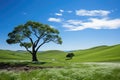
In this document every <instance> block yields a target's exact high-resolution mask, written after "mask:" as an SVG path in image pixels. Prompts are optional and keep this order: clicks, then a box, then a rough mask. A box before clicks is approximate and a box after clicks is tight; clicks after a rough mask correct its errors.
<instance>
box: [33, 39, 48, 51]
mask: <svg viewBox="0 0 120 80" xmlns="http://www.w3.org/2000/svg"><path fill="white" fill-rule="evenodd" d="M46 41H47V40H44V41H43V43H41V44H40V45H39V46H38V47H37V49H36V50H35V51H36V52H37V51H38V49H39V48H40V47H41V46H42V45H43V44H45V43H47V42H46Z"/></svg>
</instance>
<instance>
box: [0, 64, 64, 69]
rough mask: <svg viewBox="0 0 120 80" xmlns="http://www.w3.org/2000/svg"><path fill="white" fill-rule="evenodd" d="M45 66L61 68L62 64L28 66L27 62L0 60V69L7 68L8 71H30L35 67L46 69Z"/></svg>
mask: <svg viewBox="0 0 120 80" xmlns="http://www.w3.org/2000/svg"><path fill="white" fill-rule="evenodd" d="M47 68H63V67H62V66H56V67H54V66H45V67H44V66H28V65H27V64H25V63H23V64H19V63H4V62H0V70H8V71H30V70H35V69H47Z"/></svg>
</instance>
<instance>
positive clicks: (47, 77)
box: [0, 63, 120, 80]
mask: <svg viewBox="0 0 120 80" xmlns="http://www.w3.org/2000/svg"><path fill="white" fill-rule="evenodd" d="M0 80H120V64H119V63H113V64H112V63H111V64H109V63H105V64H100V63H96V64H95V63H94V64H91V63H85V64H81V63H75V64H71V66H69V67H65V68H52V69H38V70H31V71H27V72H26V71H19V72H16V71H6V70H4V71H0Z"/></svg>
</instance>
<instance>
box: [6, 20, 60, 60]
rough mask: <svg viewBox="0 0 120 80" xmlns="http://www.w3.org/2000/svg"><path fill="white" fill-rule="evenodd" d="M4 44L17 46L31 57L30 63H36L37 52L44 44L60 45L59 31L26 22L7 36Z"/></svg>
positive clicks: (47, 26)
mask: <svg viewBox="0 0 120 80" xmlns="http://www.w3.org/2000/svg"><path fill="white" fill-rule="evenodd" d="M8 37H9V38H8V39H7V40H6V42H7V43H8V44H17V43H18V44H19V45H20V46H21V47H25V49H26V50H27V51H28V52H29V53H30V54H31V55H32V61H38V59H37V56H36V54H37V52H38V50H39V48H40V47H41V46H42V45H44V44H45V43H49V42H54V43H57V44H62V39H61V37H60V36H59V31H58V30H57V29H54V28H52V27H50V26H49V25H46V24H42V23H39V22H33V21H28V22H26V23H25V24H22V25H18V26H17V27H15V28H14V30H13V31H12V32H10V33H9V34H8Z"/></svg>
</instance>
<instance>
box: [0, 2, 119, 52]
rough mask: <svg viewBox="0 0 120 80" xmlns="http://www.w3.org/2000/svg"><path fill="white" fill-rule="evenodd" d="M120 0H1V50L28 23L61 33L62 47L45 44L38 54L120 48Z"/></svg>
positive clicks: (11, 47) (8, 47) (15, 47)
mask: <svg viewBox="0 0 120 80" xmlns="http://www.w3.org/2000/svg"><path fill="white" fill-rule="evenodd" d="M119 3H120V0H54V1H52V0H0V28H1V29H0V37H1V38H0V49H10V50H21V49H24V48H21V47H19V45H17V44H16V45H8V44H7V43H6V39H7V34H8V33H9V32H10V31H12V30H13V28H14V27H16V26H17V25H19V24H24V23H25V22H27V21H28V20H33V21H37V22H41V23H44V24H49V25H50V26H51V27H54V28H56V29H58V30H59V31H60V36H61V37H62V40H63V44H62V45H57V44H54V43H52V42H51V43H48V44H45V45H43V46H42V47H41V48H40V50H76V49H86V48H90V47H94V46H99V45H115V44H120V7H119Z"/></svg>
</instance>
